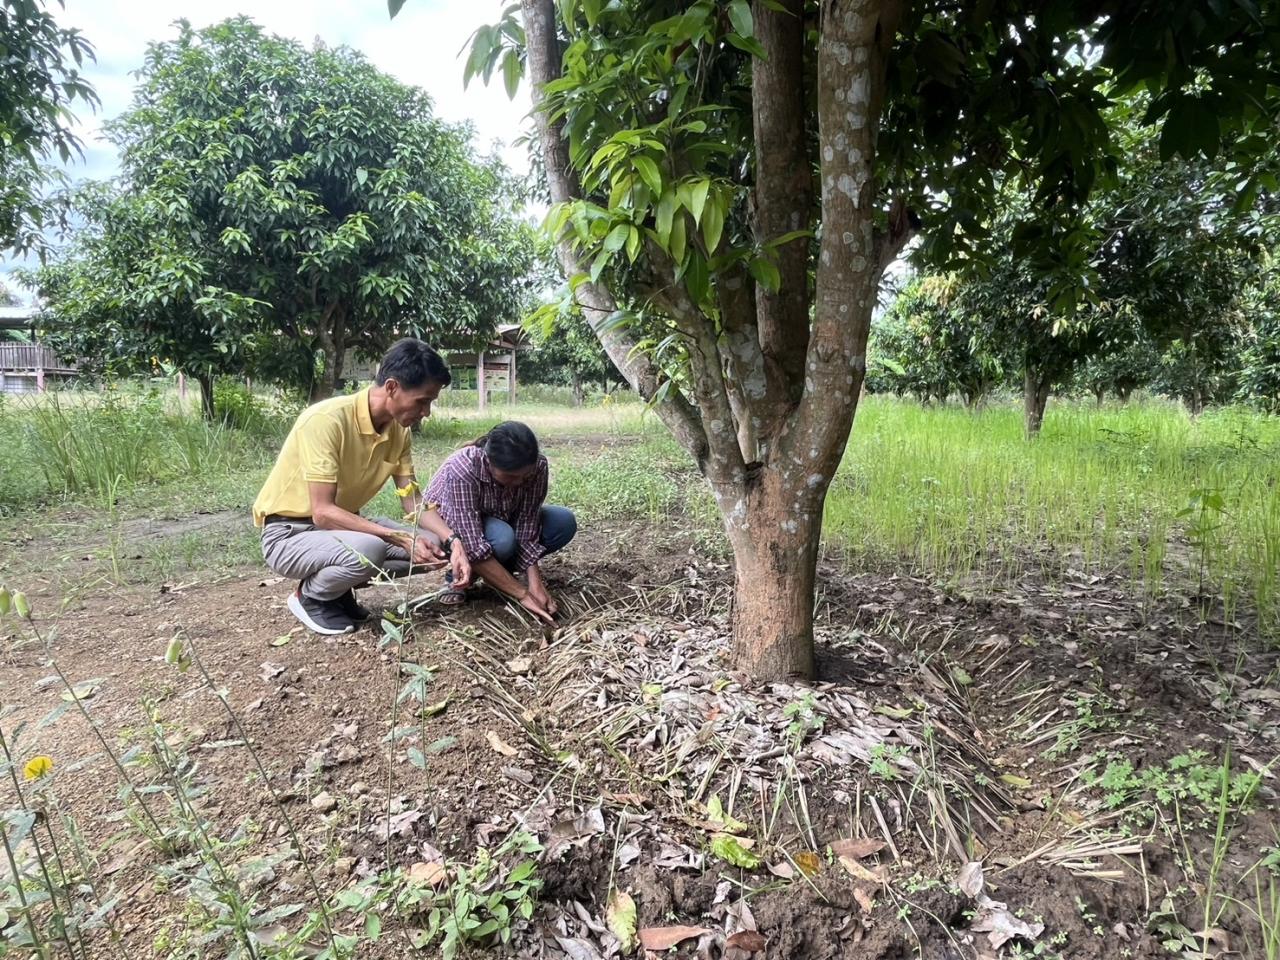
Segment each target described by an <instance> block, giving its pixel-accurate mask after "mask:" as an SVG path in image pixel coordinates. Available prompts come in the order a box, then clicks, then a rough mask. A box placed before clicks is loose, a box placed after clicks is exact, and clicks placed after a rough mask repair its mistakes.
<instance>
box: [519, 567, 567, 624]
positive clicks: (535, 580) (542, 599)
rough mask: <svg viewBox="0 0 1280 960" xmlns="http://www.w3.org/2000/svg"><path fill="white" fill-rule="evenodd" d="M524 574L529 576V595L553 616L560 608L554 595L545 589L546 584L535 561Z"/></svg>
mask: <svg viewBox="0 0 1280 960" xmlns="http://www.w3.org/2000/svg"><path fill="white" fill-rule="evenodd" d="M525 575H526V576H527V577H528V578H529V595H530V596H532V597H533V599H534V600H535V601H536V602H537V604H538V606H540V607H542V609H544V610H546V611H547V613H549V614H551V616H553V617H554V616H555V615H556V613H557V612H558V611H559V609H560V605H559V604H558V603H556V600H555V597H553V596H551V594H550V592H549V591H548V590H547V585H546V584H545V583H544V582H543V580H542V571H541V570H539V569H538V565H537V564H536V563H535V564H534V565H533V566H531V567H530V568H529V569H528V570H527V571H525Z"/></svg>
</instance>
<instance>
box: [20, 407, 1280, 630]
mask: <svg viewBox="0 0 1280 960" xmlns="http://www.w3.org/2000/svg"><path fill="white" fill-rule="evenodd" d="M548 399H552V400H559V399H561V398H559V397H558V396H552V395H549V396H548ZM172 401H173V398H172V397H167V396H166V395H164V394H161V393H157V392H155V391H150V392H145V393H137V392H135V393H132V394H130V393H128V392H116V393H115V394H109V395H108V396H106V397H105V398H103V397H101V396H93V395H89V396H87V397H86V396H83V395H72V396H67V397H58V396H56V395H55V396H52V397H46V398H41V399H40V400H39V401H36V402H31V401H23V402H20V403H14V402H6V403H3V404H0V449H3V450H4V451H5V453H6V455H5V456H4V457H2V458H0V513H8V514H10V515H11V516H12V521H11V528H12V529H14V530H19V531H25V532H29V533H33V534H34V535H36V536H37V537H43V538H45V539H47V540H49V541H51V543H52V544H54V545H55V548H56V545H57V544H58V542H59V541H65V542H66V543H67V544H68V545H69V546H68V547H67V549H68V550H70V549H74V548H75V547H74V544H75V541H76V540H77V539H78V538H83V537H85V536H90V537H92V536H95V535H96V537H97V539H98V540H99V541H101V542H110V540H111V538H112V537H113V530H115V529H116V528H117V527H118V525H119V523H120V521H121V520H122V519H124V518H129V517H138V516H145V517H170V518H182V517H185V516H188V515H190V514H192V513H196V512H200V513H209V512H218V511H235V510H243V511H244V512H245V516H246V524H247V523H248V520H247V517H248V505H249V504H250V503H251V502H252V500H253V497H254V496H255V495H256V493H257V490H258V488H259V487H260V485H261V483H262V481H263V479H264V478H265V476H266V474H267V471H268V470H269V469H270V466H271V463H272V461H273V459H274V457H275V454H276V451H277V449H278V447H279V443H280V441H281V439H282V438H283V436H284V433H285V432H286V431H287V429H288V427H289V425H290V423H291V422H292V417H291V416H290V415H289V414H290V412H289V411H286V410H283V409H281V408H279V407H278V406H277V405H272V404H269V403H268V404H267V407H268V409H269V410H270V411H271V415H270V416H266V417H262V418H257V419H255V423H256V424H257V426H256V427H255V429H253V430H251V431H245V430H240V429H235V428H231V427H227V426H223V425H219V424H213V425H211V424H206V423H204V422H202V421H201V420H199V419H198V418H197V417H195V416H193V415H191V414H190V413H187V412H182V411H180V410H178V409H177V406H176V404H175V403H174V402H172ZM505 419H518V420H523V421H525V422H527V423H529V424H530V425H531V426H532V427H533V429H534V430H535V431H536V432H537V433H538V435H539V436H540V437H541V438H542V439H543V440H544V442H545V444H546V446H547V448H548V453H549V454H550V457H551V460H552V491H551V497H552V499H553V500H554V501H556V502H560V503H565V504H567V505H569V506H571V507H573V508H574V509H576V510H577V511H578V512H579V514H580V516H581V517H582V518H583V520H585V521H586V522H588V523H590V522H591V521H593V520H600V519H607V518H617V517H631V518H634V519H636V520H637V521H638V522H645V523H649V524H664V523H666V524H671V523H672V522H675V523H676V524H677V526H678V528H679V529H680V530H683V531H689V532H690V535H691V536H694V537H695V538H696V540H697V542H698V543H699V544H700V545H701V546H703V547H707V548H710V547H711V546H712V545H714V544H715V543H718V542H719V539H720V537H719V533H718V531H719V519H718V517H717V516H716V513H715V509H714V506H713V505H712V503H711V499H710V496H709V494H708V493H707V490H706V488H705V486H704V485H703V483H702V482H701V480H700V479H699V478H698V477H697V475H696V473H695V471H694V469H693V466H692V463H691V461H690V459H689V457H688V456H687V455H686V454H685V453H684V452H683V451H681V450H680V449H679V448H678V447H677V446H676V444H675V442H674V441H673V440H672V439H671V438H670V436H669V435H668V434H667V433H666V432H665V430H664V429H663V427H662V425H661V424H660V423H658V421H657V420H656V418H655V417H653V416H648V415H645V414H644V411H643V407H642V406H641V405H640V404H638V403H636V402H635V401H634V399H633V398H632V399H627V398H622V399H611V400H610V401H608V402H604V403H602V402H601V401H599V400H596V401H594V402H591V403H588V404H587V405H585V406H584V407H581V408H574V407H572V406H567V405H564V404H563V403H556V402H536V403H528V402H524V403H520V404H516V405H513V406H508V405H506V404H505V403H491V404H490V406H489V408H488V409H487V410H486V411H485V412H484V413H483V414H481V412H480V411H479V410H477V409H476V405H475V396H474V391H471V392H467V391H459V392H454V391H446V392H445V394H444V395H443V397H442V400H441V402H440V403H438V404H437V407H436V410H435V413H434V415H433V416H432V417H431V419H429V420H428V421H426V422H425V423H424V424H423V427H422V430H421V432H420V433H419V435H418V436H416V437H415V440H414V450H415V459H416V462H417V464H418V471H419V476H420V477H421V478H422V479H423V480H426V479H427V478H428V477H430V475H431V473H432V472H433V470H434V469H435V467H436V466H437V465H438V464H439V463H440V461H441V460H443V459H444V458H445V457H446V456H448V454H449V453H450V452H452V451H453V450H455V449H457V448H458V447H459V446H460V445H462V444H464V443H467V442H469V441H471V440H474V439H475V438H476V437H478V436H480V435H482V434H483V433H484V432H485V431H486V430H487V429H488V428H489V427H490V426H492V425H493V424H495V423H497V422H499V421H501V420H505ZM398 511H399V505H398V503H397V502H396V499H395V496H394V494H393V492H392V491H391V490H390V489H387V490H385V491H383V493H382V494H380V496H379V498H378V499H377V500H375V502H374V503H373V504H371V505H370V508H369V511H368V512H370V513H371V514H386V515H390V516H395V515H397V513H398ZM69 517H70V518H71V522H68V518H69ZM824 533H825V540H826V543H827V545H828V547H829V548H833V549H834V550H835V551H836V552H837V553H839V554H841V555H843V556H844V557H845V558H846V559H847V560H848V562H849V563H850V565H851V566H856V567H866V566H885V565H893V566H898V567H901V566H904V565H905V566H906V567H908V568H910V569H914V570H918V571H923V572H928V573H930V574H932V575H935V576H939V577H942V578H956V579H963V578H966V577H968V576H969V575H971V574H975V573H980V574H981V575H982V576H984V577H994V578H996V579H1001V578H1004V579H1007V580H1012V579H1016V578H1017V577H1019V576H1020V575H1022V574H1024V573H1026V572H1027V571H1028V570H1032V569H1036V568H1039V569H1041V570H1043V571H1044V572H1046V573H1047V574H1049V575H1050V576H1053V577H1060V576H1062V575H1064V574H1066V573H1067V571H1069V570H1076V571H1079V572H1082V573H1114V572H1119V573H1121V574H1122V575H1124V576H1126V577H1128V578H1130V579H1131V581H1132V582H1133V583H1134V585H1135V589H1137V590H1141V591H1145V592H1146V593H1147V594H1149V595H1156V594H1158V593H1159V592H1161V591H1162V590H1164V589H1166V588H1168V587H1169V586H1170V585H1176V586H1178V587H1180V588H1186V587H1191V588H1196V587H1200V586H1203V588H1204V592H1205V593H1206V594H1212V595H1213V596H1215V597H1217V598H1219V599H1220V600H1221V601H1222V606H1221V607H1219V608H1218V613H1219V614H1225V615H1226V616H1227V617H1228V618H1230V617H1232V616H1234V615H1235V614H1236V612H1237V610H1238V609H1239V608H1240V605H1241V604H1242V603H1243V605H1244V608H1246V609H1248V610H1256V611H1257V612H1258V613H1259V614H1260V616H1261V619H1262V627H1263V630H1264V632H1267V633H1269V634H1274V633H1275V632H1276V631H1277V629H1278V628H1280V594H1278V593H1277V590H1278V589H1280V587H1278V579H1280V419H1278V418H1275V417H1267V416H1263V415H1259V414H1257V413H1254V412H1251V411H1248V410H1245V409H1242V408H1224V409H1219V410H1213V411H1210V412H1209V413H1206V414H1205V415H1203V416H1201V417H1200V418H1198V419H1192V418H1190V417H1188V416H1187V415H1186V413H1185V412H1184V411H1183V410H1182V409H1181V408H1180V407H1178V406H1176V405H1173V404H1168V403H1159V402H1145V403H1141V404H1136V403H1135V404H1131V405H1128V406H1109V407H1104V408H1101V409H1099V408H1097V407H1095V406H1094V405H1093V404H1092V403H1088V404H1076V403H1069V402H1059V401H1056V400H1055V401H1054V403H1053V404H1052V405H1051V407H1050V410H1049V414H1048V417H1047V418H1046V421H1045V427H1044V432H1043V434H1042V435H1041V437H1040V438H1039V439H1038V440H1036V441H1034V442H1030V443H1028V442H1027V441H1026V440H1025V439H1024V438H1023V436H1022V418H1021V411H1020V410H1019V409H1018V408H1017V407H1016V406H1012V405H999V406H993V407H990V408H988V409H986V410H983V411H981V412H979V413H970V412H968V411H967V410H964V409H960V408H953V407H943V408H937V407H934V408H924V407H921V406H919V405H917V404H914V403H911V402H904V401H899V400H894V399H889V398H883V397H869V398H867V400H866V401H865V402H864V403H863V404H862V407H861V409H860V410H859V413H858V417H857V420H856V422H855V425H854V431H853V436H852V437H851V439H850V443H849V448H848V451H847V453H846V456H845V460H844V463H843V464H842V466H841V468H840V470H839V472H838V474H837V476H836V479H835V481H834V483H833V484H832V488H831V492H830V495H829V496H828V500H827V513H826V527H825V531H824ZM202 537H203V538H204V542H205V543H206V545H207V547H208V549H207V550H201V549H200V548H199V546H198V545H199V544H200V543H201V538H202ZM117 539H118V536H117ZM252 540H253V537H252V531H251V530H248V528H247V527H246V528H245V529H244V530H241V529H240V528H238V527H237V528H235V529H230V530H229V529H226V528H222V529H219V530H218V531H212V530H211V531H209V532H208V533H197V534H186V533H184V534H181V535H178V536H174V537H169V538H161V539H160V541H158V542H151V543H149V544H147V545H145V548H144V554H145V562H144V563H141V564H136V565H135V567H134V569H135V575H137V576H144V575H145V576H150V575H152V574H156V575H162V576H168V575H171V574H174V575H176V573H177V572H180V571H181V570H184V569H188V568H200V567H201V566H203V567H205V568H217V567H221V568H226V567H227V566H228V565H234V564H235V563H238V562H254V561H255V560H256V543H254V542H252ZM0 552H4V551H0ZM215 554H216V555H217V556H218V557H221V558H222V559H221V560H218V559H217V558H216V557H215V556H214V555H215ZM4 559H6V560H8V559H9V558H4Z"/></svg>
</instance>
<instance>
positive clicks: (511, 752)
mask: <svg viewBox="0 0 1280 960" xmlns="http://www.w3.org/2000/svg"><path fill="white" fill-rule="evenodd" d="M484 738H485V739H486V740H488V741H489V746H491V747H493V749H494V750H495V751H497V752H498V753H500V754H502V755H503V756H504V757H518V756H520V751H519V750H517V749H516V748H515V747H513V746H512V745H511V744H509V743H507V742H506V741H505V740H503V739H502V738H501V737H500V736H498V735H497V734H496V733H494V732H493V731H492V730H490V731H488V732H487V733H485V735H484Z"/></svg>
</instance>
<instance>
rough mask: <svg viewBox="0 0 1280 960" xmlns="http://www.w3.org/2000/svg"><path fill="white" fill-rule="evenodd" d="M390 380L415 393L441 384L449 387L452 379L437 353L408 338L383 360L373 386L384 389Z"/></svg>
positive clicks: (392, 349) (395, 346) (393, 347)
mask: <svg viewBox="0 0 1280 960" xmlns="http://www.w3.org/2000/svg"><path fill="white" fill-rule="evenodd" d="M388 380H395V381H396V382H397V383H399V384H400V386H402V387H407V388H408V389H410V390H416V389H417V388H418V387H421V386H423V385H425V384H428V383H438V384H440V386H442V387H447V386H448V385H449V384H450V383H451V382H452V381H453V377H452V376H450V374H449V368H448V367H447V366H446V365H445V362H444V361H443V360H442V359H440V354H438V353H436V352H435V351H434V350H432V349H431V348H430V347H428V346H427V345H426V344H425V343H423V342H422V341H421V340H416V339H414V338H413V337H405V338H404V339H403V340H397V341H396V342H395V343H393V344H392V345H391V349H390V350H388V351H387V355H386V356H385V357H383V358H382V363H380V364H379V365H378V375H377V376H376V377H375V378H374V383H376V384H377V385H378V386H382V385H383V384H384V383H386V382H387V381H388Z"/></svg>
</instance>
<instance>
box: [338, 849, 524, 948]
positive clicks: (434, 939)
mask: <svg viewBox="0 0 1280 960" xmlns="http://www.w3.org/2000/svg"><path fill="white" fill-rule="evenodd" d="M541 850H542V847H541V845H540V844H539V843H538V841H537V839H536V838H535V837H533V836H531V835H530V834H528V833H525V832H523V831H519V830H517V831H513V832H512V833H510V834H508V836H507V837H506V839H504V840H503V841H502V843H501V844H500V845H499V846H498V847H497V849H495V850H493V851H492V852H491V851H489V850H487V849H485V848H481V849H479V850H477V851H476V857H475V860H474V862H471V863H464V862H461V861H447V862H445V863H444V864H439V865H429V866H432V867H433V868H434V869H432V870H431V871H430V872H429V874H428V876H427V878H421V877H415V876H414V875H413V874H412V873H405V872H404V871H401V870H396V871H392V872H388V873H384V874H382V875H380V876H378V877H374V878H371V879H369V880H367V881H365V882H363V883H360V884H357V885H356V886H354V887H352V888H351V889H349V890H345V891H343V892H342V893H341V894H339V896H338V899H337V906H338V907H339V908H340V909H345V910H350V911H352V912H354V913H355V914H357V915H358V916H361V917H364V933H365V936H366V938H367V939H370V940H376V939H377V938H378V937H379V936H380V935H381V931H382V917H383V915H385V914H387V913H391V914H394V915H396V916H398V917H401V918H403V919H404V920H406V921H407V922H408V923H409V924H410V925H411V932H410V935H409V938H410V941H411V942H412V943H413V945H414V947H416V948H417V949H419V950H425V949H427V948H429V947H434V948H435V949H437V950H439V956H441V957H442V958H444V960H453V958H454V957H456V956H457V955H458V952H459V951H460V950H462V949H463V948H464V947H466V946H468V945H481V944H488V943H501V944H504V945H505V944H509V943H510V942H511V937H512V934H513V933H514V925H515V924H516V922H517V921H519V920H528V919H529V918H530V917H531V916H533V910H534V907H535V906H536V904H537V895H538V891H539V890H540V889H541V887H542V881H541V880H540V879H539V877H538V873H537V864H536V862H535V860H534V859H532V858H533V857H536V855H537V854H538V853H540V852H541ZM513 858H514V861H515V862H514V863H512V865H510V866H507V862H508V861H511V860H512V859H513ZM338 939H339V942H340V943H342V942H343V941H346V940H350V944H349V945H350V946H351V947H352V948H354V947H355V946H356V943H357V939H356V938H348V937H339V938H338Z"/></svg>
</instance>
